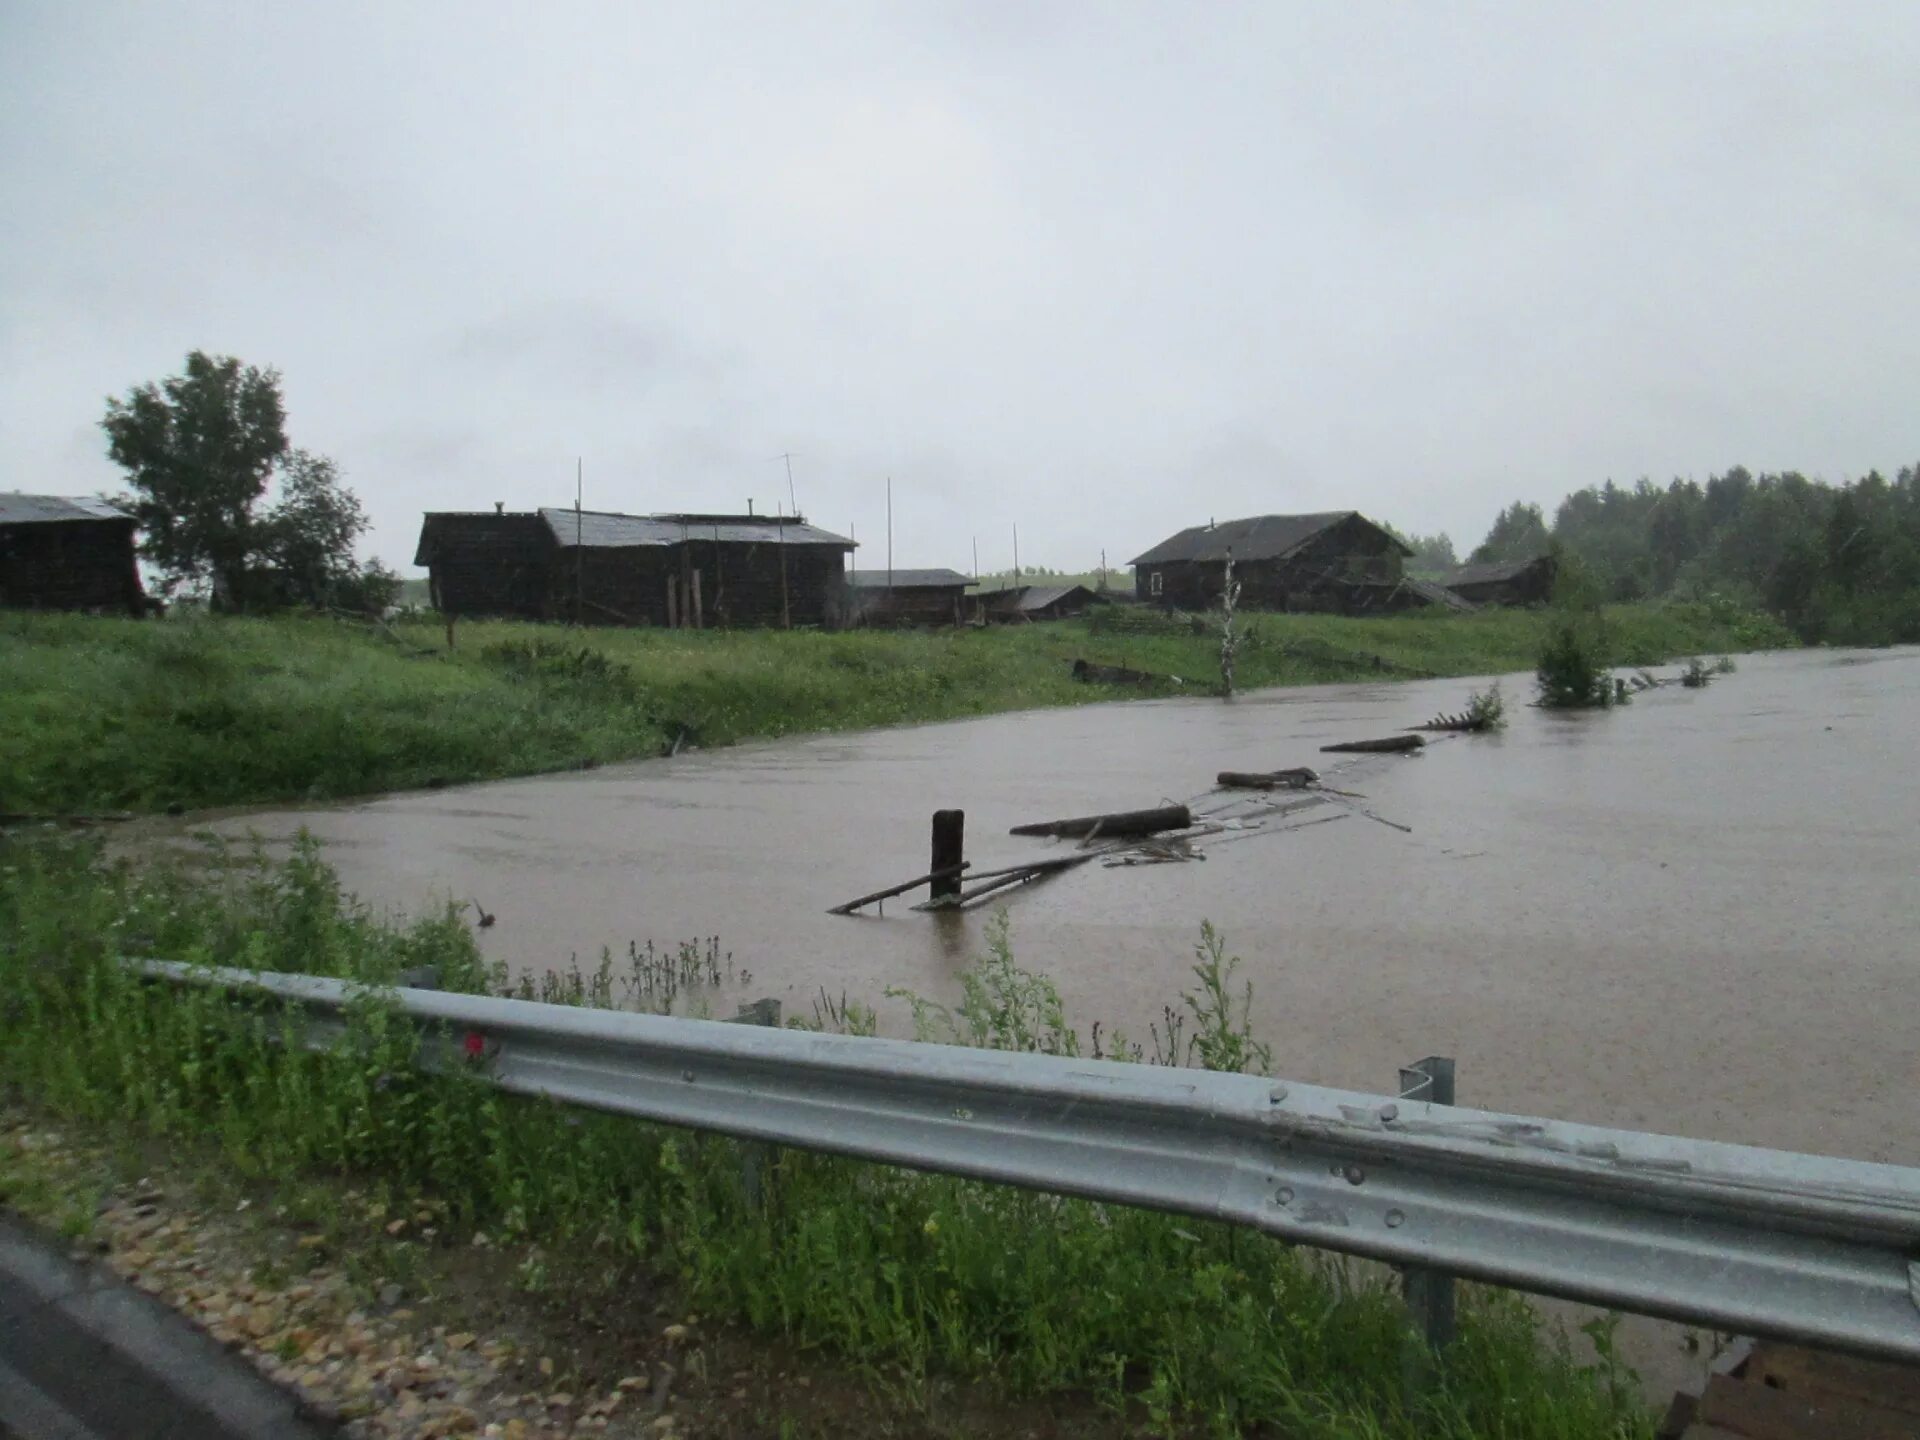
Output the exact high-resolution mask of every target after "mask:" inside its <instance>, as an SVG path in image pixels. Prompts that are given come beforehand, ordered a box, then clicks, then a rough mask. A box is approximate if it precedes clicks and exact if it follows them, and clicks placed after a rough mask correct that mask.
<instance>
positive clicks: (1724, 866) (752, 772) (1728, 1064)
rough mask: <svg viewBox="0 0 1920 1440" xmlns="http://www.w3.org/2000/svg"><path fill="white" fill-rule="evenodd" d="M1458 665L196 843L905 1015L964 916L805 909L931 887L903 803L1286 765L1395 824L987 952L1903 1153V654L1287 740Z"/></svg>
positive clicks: (948, 963)
mask: <svg viewBox="0 0 1920 1440" xmlns="http://www.w3.org/2000/svg"><path fill="white" fill-rule="evenodd" d="M1667 673H1672V671H1671V668H1669V670H1668V672H1667ZM1474 684H1475V682H1469V681H1462V680H1445V681H1432V682H1421V683H1416V684H1378V685H1372V684H1369V685H1337V686H1322V687H1316V688H1312V689H1296V690H1278V691H1265V692H1259V693H1254V694H1250V695H1246V696H1243V697H1241V698H1240V699H1238V700H1236V701H1234V702H1232V703H1225V702H1222V701H1219V700H1209V701H1202V700H1174V701H1159V702H1149V703H1132V704H1113V705H1100V706H1092V707H1086V708H1081V709H1075V710H1059V711H1045V712H1037V713H1025V714H1015V715H1003V716H998V717H994V718H990V719H981V720H969V721H963V722H957V723H952V724H942V725H929V726H922V727H916V728H910V729H898V730H889V731H880V732H873V733H865V734H856V735H842V736H833V737H828V738H822V739H815V740H805V741H794V742H781V743H775V744H765V745H750V746H741V747H738V748H735V749H729V750H722V751H716V752H713V753H705V754H688V755H683V756H680V757H678V758H675V759H672V760H659V761H648V762H644V763H640V764H635V765H630V766H624V767H613V768H607V769H602V770H598V771H593V772H586V773H577V774H569V775H564V776H554V777H546V778H538V779H529V780H521V781H510V782H505V783H500V784H491V785H483V786H474V787H468V788H463V789H447V790H442V791H438V792H432V793H424V794H409V795H400V796H393V797H390V798H385V799H379V800H373V801H369V802H366V803H359V804H351V805H344V806H333V807H327V808H320V809H311V810H300V811H279V812H272V813H254V814H247V815H236V816H229V817H226V818H224V819H221V820H220V821H218V822H217V823H215V825H214V827H213V828H215V829H218V830H220V831H222V832H223V833H225V834H229V835H244V834H245V833H247V832H248V831H249V830H254V831H258V832H259V833H260V834H262V835H264V836H266V837H269V838H270V839H277V840H282V841H284V840H286V839H287V838H289V837H290V836H291V835H292V834H293V833H294V832H295V830H296V829H297V828H298V827H301V826H305V827H307V828H308V829H310V830H312V831H313V833H314V834H316V835H317V836H319V837H320V838H321V839H322V840H323V841H324V842H325V844H326V847H327V852H328V854H329V856H330V858H331V859H332V861H333V862H334V864H335V865H336V866H337V867H338V868H339V870H340V872H341V875H342V877H343V879H344V881H345V883H346V885H347V886H348V887H349V888H350V889H352V890H354V891H356V892H358V893H359V894H360V895H361V896H363V897H364V898H366V899H368V900H369V901H371V902H373V903H375V904H376V905H379V906H383V907H402V908H409V909H416V910H417V909H419V908H421V907H423V906H425V905H427V904H430V903H433V902H435V901H436V900H442V899H444V898H446V897H448V896H451V897H453V898H455V899H460V900H466V899H469V898H473V899H477V900H478V901H480V902H481V903H482V904H483V905H484V906H485V908H486V909H487V910H489V911H491V912H493V913H494V914H496V915H497V916H498V921H497V924H495V925H494V926H493V927H492V928H490V929H487V930H485V931H483V932H481V943H482V945H483V946H484V947H485V949H486V950H487V952H488V953H489V954H490V955H492V956H494V957H500V958H505V959H508V960H509V961H511V962H512V963H514V964H515V965H519V966H526V967H531V968H535V969H539V968H544V967H547V966H550V965H557V964H562V963H564V962H565V961H566V960H567V958H568V956H569V954H570V953H576V952H577V953H578V954H579V955H580V956H582V957H583V958H584V959H586V960H588V961H589V962H591V961H592V960H594V959H597V957H598V955H599V952H600V949H601V947H602V946H603V945H610V946H613V947H614V948H615V949H616V951H617V952H621V953H624V950H625V947H626V944H627V942H628V941H629V940H641V941H644V940H647V939H653V940H655V941H658V942H668V941H672V940H675V939H678V938H683V937H688V936H694V935H717V936H719V937H720V939H721V943H722V945H723V946H724V948H726V949H727V950H730V951H731V952H732V953H733V955H734V957H735V960H736V962H737V963H739V964H741V965H744V966H746V967H747V968H749V969H751V971H752V972H753V982H752V984H751V986H750V987H746V988H744V989H739V990H737V991H736V992H730V993H728V994H726V995H724V996H719V997H716V998H715V999H714V1002H713V1008H714V1010H715V1012H716V1013H720V1014H730V1013H731V1012H732V1008H733V1004H734V1003H735V1001H736V1000H739V999H746V998H752V997H755V996H759V995H774V996H777V997H779V998H780V999H781V1000H782V1001H783V1002H784V1003H785V1005H786V1006H787V1007H788V1010H789V1013H793V1012H795V1011H797V1012H798V1013H801V1014H806V1013H808V1012H809V1008H810V1004H811V1000H812V997H814V996H815V995H816V994H817V993H818V992H819V991H820V990H821V989H822V988H823V987H824V988H825V989H826V990H828V991H829V992H831V993H832V994H833V995H835V996H838V995H839V994H840V993H841V992H843V991H844V992H845V993H846V994H847V995H849V996H852V997H855V998H862V999H866V1000H868V1001H870V1002H872V1003H874V1004H876V1005H878V1006H879V1007H880V1008H881V1011H882V1014H883V1017H884V1023H885V1024H886V1025H887V1026H888V1028H892V1029H896V1030H898V1029H902V1028H903V1027H904V1007H903V1006H900V1005H898V1004H897V1003H896V1004H891V1005H890V1004H889V1003H888V1002H887V1001H885V1000H884V998H883V995H884V992H885V990H886V989H887V988H888V987H890V986H903V987H907V988H909V989H912V990H915V991H918V992H920V993H922V994H925V995H928V996H930V997H933V998H936V999H941V1000H947V999H951V998H952V997H953V996H954V994H955V991H956V986H955V982H954V977H955V974H956V972H957V971H958V970H959V969H960V968H961V967H962V966H963V965H964V964H965V963H966V962H967V961H968V959H969V957H971V956H972V955H974V954H975V953H977V951H978V950H979V948H980V944H981V931H982V927H983V924H984V923H985V920H986V918H987V913H990V912H973V913H969V914H966V915H963V916H952V915H948V916H933V915H927V914H917V913H914V912H913V911H912V910H911V909H910V908H909V907H908V901H909V900H910V899H911V898H913V897H907V898H906V899H903V900H901V901H892V902H889V903H888V905H887V908H886V914H885V916H884V918H880V917H874V916H871V915H869V916H862V917H857V918H843V917H835V916H830V915H828V914H826V913H825V912H826V910H827V908H828V907H829V906H830V905H833V904H835V903H836V902H840V901H844V900H848V899H851V898H853V897H854V896H856V895H859V894H862V893H865V892H867V891H870V890H874V889H877V888H880V887H881V886H884V885H886V884H888V883H890V882H894V881H898V880H905V879H907V878H909V877H911V876H913V875H916V874H919V873H922V872H923V871H925V870H926V869H927V859H928V830H929V816H930V814H931V812H932V811H933V810H935V809H937V808H941V807H949V806H951V807H959V808H962V809H964V810H965V811H966V814H967V838H968V854H969V856H970V857H971V858H972V859H973V861H974V863H975V866H976V868H980V869H987V868H993V867H995V866H997V865H998V864H999V863H1002V862H1004V861H1008V860H1012V859H1017V858H1021V857H1026V856H1033V855H1040V854H1050V853H1061V847H1062V846H1064V845H1066V844H1069V843H1071V842H1056V841H1034V840H1016V839H1012V838H1010V837H1009V836H1008V835H1007V833H1006V832H1007V829H1008V827H1009V826H1011V825H1014V824H1017V823H1020V822H1023V821H1032V820H1045V819H1050V818H1056V817H1060V816H1068V815H1078V814H1086V813H1090V812H1098V811H1103V810H1114V809H1132V808H1139V807H1144V806H1148V805H1153V804H1156V803H1159V802H1161V801H1163V800H1192V801H1194V803H1195V804H1196V807H1197V808H1211V807H1214V806H1217V805H1219V804H1220V803H1222V801H1223V799H1224V798H1225V797H1222V796H1219V795H1214V796H1211V797H1207V796H1206V792H1207V791H1208V790H1209V789H1210V787H1211V783H1212V778H1213V776H1214V774H1215V772H1217V771H1219V770H1222V769H1239V770H1269V769H1274V768H1278V767H1282V766H1294V765H1312V766H1315V767H1316V768H1319V769H1320V770H1321V772H1322V774H1323V777H1324V778H1325V779H1326V780H1327V782H1328V783H1330V784H1334V785H1338V786H1340V787H1342V788H1345V789H1348V790H1352V791H1356V792H1360V793H1363V794H1364V795H1365V796H1366V797H1367V799H1366V801H1365V805H1366V807H1367V808H1369V809H1371V810H1372V811H1374V812H1375V813H1376V814H1378V815H1380V816H1382V817H1385V818H1387V819H1390V820H1393V821H1395V822H1398V823H1399V824H1401V825H1405V826H1409V827H1411V831H1410V833H1405V832H1402V831H1401V830H1398V829H1394V828H1390V827H1389V826H1387V825H1384V824H1379V823H1375V822H1374V821H1372V820H1370V819H1368V818H1365V817H1364V816H1362V815H1360V814H1358V813H1353V812H1351V811H1349V810H1346V809H1340V810H1335V809H1334V808H1332V807H1328V808H1326V809H1324V810H1320V811H1315V812H1312V813H1311V815H1305V814H1303V815H1301V816H1296V817H1294V819H1293V820H1292V821H1290V822H1286V823H1298V821H1299V820H1301V819H1305V818H1324V817H1325V816H1328V815H1333V814H1339V815H1341V816H1342V817H1343V818H1341V819H1340V820H1338V821H1337V823H1323V824H1318V825H1314V826H1311V827H1309V828H1303V829H1298V830H1291V831H1287V832H1285V833H1282V832H1280V831H1277V830H1274V829H1271V828H1269V829H1266V830H1249V831H1244V832H1236V833H1233V834H1230V835H1223V836H1216V837H1213V838H1212V839H1210V840H1208V841H1206V842H1203V846H1204V849H1203V853H1204V854H1205V857H1206V858H1205V859H1204V860H1202V861H1191V862H1188V863H1181V864H1165V865H1157V866H1147V867H1139V868H1125V869H1120V868H1103V867H1102V866H1101V865H1100V864H1099V863H1098V862H1096V863H1094V864H1090V865H1087V866H1083V867H1081V868H1079V869H1076V870H1073V871H1071V872H1068V873H1066V874H1064V875H1061V876H1059V877H1057V878H1054V879H1051V880H1048V881H1046V882H1043V883H1039V884H1035V885H1032V886H1029V887H1024V888H1022V889H1019V890H1015V891H1013V892H1009V893H1007V894H1006V895H1005V897H1004V900H1005V908H1006V909H1007V911H1008V912H1009V914H1010V915H1011V919H1012V926H1013V941H1014V947H1015V951H1016V953H1017V956H1018V958H1019V959H1020V961H1021V962H1022V963H1023V964H1025V965H1027V966H1029V967H1031V968H1035V969H1039V970H1043V971H1045V972H1047V973H1049V974H1050V975H1052V976H1053V977H1054V978H1055V979H1056V980H1057V981H1058V983H1059V985H1060V987H1061V989H1062V991H1063V992H1064V994H1065V996H1066V998H1067V1001H1068V1005H1069V1008H1070V1011H1071V1013H1072V1014H1073V1015H1074V1016H1075V1018H1076V1019H1077V1020H1079V1021H1080V1022H1081V1023H1082V1024H1083V1025H1084V1024H1085V1023H1087V1022H1090V1021H1093V1020H1096V1019H1097V1020H1100V1021H1102V1022H1104V1024H1105V1026H1106V1027H1108V1028H1109V1029H1111V1028H1112V1027H1114V1026H1120V1027H1123V1028H1125V1029H1127V1030H1129V1031H1131V1032H1133V1033H1134V1034H1135V1035H1137V1036H1140V1037H1142V1038H1145V1037H1146V1035H1147V1026H1148V1024H1149V1023H1150V1022H1152V1021H1154V1020H1157V1019H1159V1018H1160V1017H1161V1014H1162V1006H1163V1005H1164V1004H1165V1003H1167V1002H1168V1001H1171V1000H1173V999H1174V998H1175V997H1176V995H1177V994H1178V992H1179V991H1180V989H1181V988H1182V986H1183V985H1184V984H1185V983H1186V982H1187V980H1188V979H1189V974H1188V971H1189V967H1190V966H1191V964H1192V961H1193V956H1192V949H1193V945H1194V942H1195V940H1196V938H1197V934H1198V930H1199V926H1200V923H1201V921H1202V920H1211V921H1212V922H1213V924H1214V925H1215V926H1216V927H1218V929H1219V930H1220V931H1221V932H1223V933H1224V935H1225V936H1226V937H1227V939H1228V942H1229V944H1230V946H1231V949H1232V951H1233V952H1234V953H1236V954H1238V955H1239V956H1241V957H1242V959H1243V961H1244V964H1243V968H1242V972H1241V973H1242V975H1243V976H1244V977H1246V978H1248V979H1250V980H1252V982H1253V985H1254V1016H1255V1024H1256V1028H1257V1029H1258V1030H1259V1032H1260V1033H1261V1034H1262V1035H1263V1036H1264V1037H1265V1038H1267V1039H1269V1040H1270V1041H1271V1042H1272V1043H1273V1045H1274V1049H1275V1054H1276V1069H1277V1070H1278V1072H1279V1073H1281V1074H1283V1075H1286V1076H1288V1077H1291V1078H1294V1079H1298V1080H1302V1081H1311V1082H1318V1083H1325V1084H1331V1085H1340V1086H1351V1087H1354V1088H1358V1089H1372V1090H1379V1089H1383V1088H1385V1087H1388V1086H1390V1085H1391V1084H1392V1083H1393V1082H1394V1079H1395V1072H1396V1069H1397V1067H1398V1066H1399V1065H1401V1064H1402V1063H1404V1062H1407V1061H1411V1060H1414V1059H1416V1058H1418V1057H1420V1056H1423V1055H1428V1054H1444V1055H1452V1056H1454V1057H1457V1059H1458V1062H1459V1101H1460V1103H1462V1104H1467V1105H1475V1106H1485V1107H1489V1108H1495V1109H1502V1110H1515V1111H1521V1112H1526V1113H1533V1114H1544V1115H1552V1116H1559V1117H1564V1118H1568V1119H1577V1120H1583V1121H1589V1122H1594V1123H1599V1124H1610V1125H1620V1126H1627V1127H1632V1128H1638V1129H1650V1130H1658V1131H1665V1132H1671V1133H1677V1134H1686V1135H1695V1136H1703V1137H1710V1138H1714V1139H1721V1140H1731V1141H1740V1142H1746V1143H1752V1144H1761V1145H1771V1146H1778V1147H1784V1148H1789V1149H1796V1150H1805V1151H1813V1152H1826V1153H1833V1154H1838V1155H1846V1156H1853V1157H1857V1158H1862V1159H1870V1160H1881V1161H1891V1162H1895V1163H1900V1164H1907V1165H1920V1105H1915V1104H1914V1103H1913V1096H1914V1093H1915V1091H1916V1089H1920V1043H1916V1042H1917V1036H1916V1027H1915V1017H1916V1015H1917V1014H1920V1010H1916V1006H1915V997H1916V991H1917V990H1920V946H1916V943H1915V938H1914V922H1915V921H1916V919H1920V908H1917V907H1916V903H1915V898H1914V894H1915V891H1914V877H1915V871H1916V868H1920V764H1916V759H1915V756H1914V753H1913V744H1914V740H1915V737H1916V736H1920V650H1914V649H1903V650H1881V651H1863V652H1833V651H1815V652H1803V653H1795V654H1782V655H1774V656H1753V657H1749V658H1746V659H1743V660H1742V661H1741V662H1740V669H1739V672H1738V673H1737V674H1734V675H1729V676H1725V677H1722V678H1720V679H1718V680H1716V681H1715V683H1714V684H1713V685H1712V686H1711V687H1710V688H1708V689H1705V690H1684V689H1681V688H1680V687H1678V686H1677V685H1676V686H1671V687H1667V688H1663V689H1661V690H1658V691H1654V692H1650V693H1647V694H1643V695H1640V696H1638V697H1636V698H1635V700H1634V701H1633V703H1632V704H1631V705H1629V706H1627V707H1625V708H1623V709H1618V710H1614V711H1611V712H1604V713H1586V714H1578V715H1560V714H1551V713H1547V712H1542V711H1538V710H1533V709H1530V708H1527V707H1526V706H1525V705H1524V704H1523V703H1521V702H1523V701H1524V700H1525V699H1526V697H1527V696H1528V695H1529V694H1530V693H1531V683H1530V680H1529V679H1528V677H1509V678H1508V679H1507V680H1506V682H1505V689H1506V694H1507V697H1508V700H1509V714H1510V717H1511V725H1510V728H1509V729H1508V730H1507V731H1506V732H1505V733H1504V734H1500V735H1496V736H1486V737H1462V738H1449V739H1447V740H1444V741H1442V742H1439V743H1435V744H1433V745H1431V746H1430V747H1429V748H1428V749H1427V750H1426V751H1425V752H1424V753H1422V754H1420V755H1417V756H1414V757H1411V758H1405V757H1376V756H1368V757H1363V758H1357V759H1348V761H1347V763H1345V764H1343V765H1338V766H1335V765H1333V764H1330V763H1329V762H1333V761H1336V760H1338V759H1341V758H1342V757H1336V756H1323V755H1321V754H1320V753H1319V747H1320V746H1321V745H1323V744H1325V743H1328V742H1330V741H1334V740H1341V739H1352V738H1359V737H1367V736H1377V735H1385V734H1389V733H1392V732H1393V731H1395V730H1397V729H1399V728H1400V727H1403V726H1405V725H1408V724H1412V723H1416V722H1419V721H1421V720H1424V719H1427V718H1428V717H1430V716H1432V715H1433V714H1434V713H1436V712H1437V711H1440V710H1443V709H1445V710H1449V711H1453V710H1458V709H1460V708H1462V706H1463V704H1464V702H1465V700H1466V697H1467V694H1468V692H1469V690H1470V689H1471V688H1473V686H1474ZM1274 823H1279V822H1274ZM1228 841H1231V842H1232V843H1225V842H1228Z"/></svg>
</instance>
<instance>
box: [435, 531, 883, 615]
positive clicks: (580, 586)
mask: <svg viewBox="0 0 1920 1440" xmlns="http://www.w3.org/2000/svg"><path fill="white" fill-rule="evenodd" d="M853 548H854V542H853V541H851V540H848V539H845V538H843V537H841V536H839V535H835V534H832V533H831V532H829V531H826V530H821V529H819V528H818V527H816V526H813V525H809V524H807V522H806V521H805V519H803V518H801V517H798V516H772V515H694V514H682V515H627V514H621V513H618V512H613V511H605V510H568V509H558V508H547V509H541V510H534V511H523V512H513V511H508V510H506V509H505V508H504V507H502V506H495V507H494V510H493V512H492V513H491V514H488V513H486V512H484V511H483V512H479V513H471V512H449V511H438V512H432V513H429V514H428V515H427V516H426V518H425V520H424V522H423V524H422V525H421V529H420V544H419V547H418V549H417V550H416V551H415V552H414V557H413V563H414V564H416V565H421V566H424V567H426V570H427V573H428V575H429V577H430V579H429V581H428V588H429V594H430V596H431V598H432V602H433V606H434V608H435V609H437V610H440V611H442V612H444V613H446V614H448V615H498V616H509V617H517V618H520V619H526V620H566V619H577V620H579V621H580V622H581V623H585V624H598V625H608V624H613V625H665V626H671V627H688V628H696V629H697V628H702V627H707V626H751V625H821V624H828V623H831V622H832V621H833V620H834V619H835V618H836V617H837V616H838V614H839V611H840V608H841V605H842V592H843V586H844V577H845V573H846V557H847V553H848V552H849V551H851V550H852V549H853Z"/></svg>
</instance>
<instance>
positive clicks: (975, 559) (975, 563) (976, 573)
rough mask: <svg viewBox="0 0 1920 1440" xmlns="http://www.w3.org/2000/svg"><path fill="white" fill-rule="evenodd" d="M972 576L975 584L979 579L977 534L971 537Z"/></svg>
mask: <svg viewBox="0 0 1920 1440" xmlns="http://www.w3.org/2000/svg"><path fill="white" fill-rule="evenodd" d="M973 578H974V582H975V583H976V584H977V583H978V582H979V580H980V537H979V536H978V535H976V536H974V537H973Z"/></svg>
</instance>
